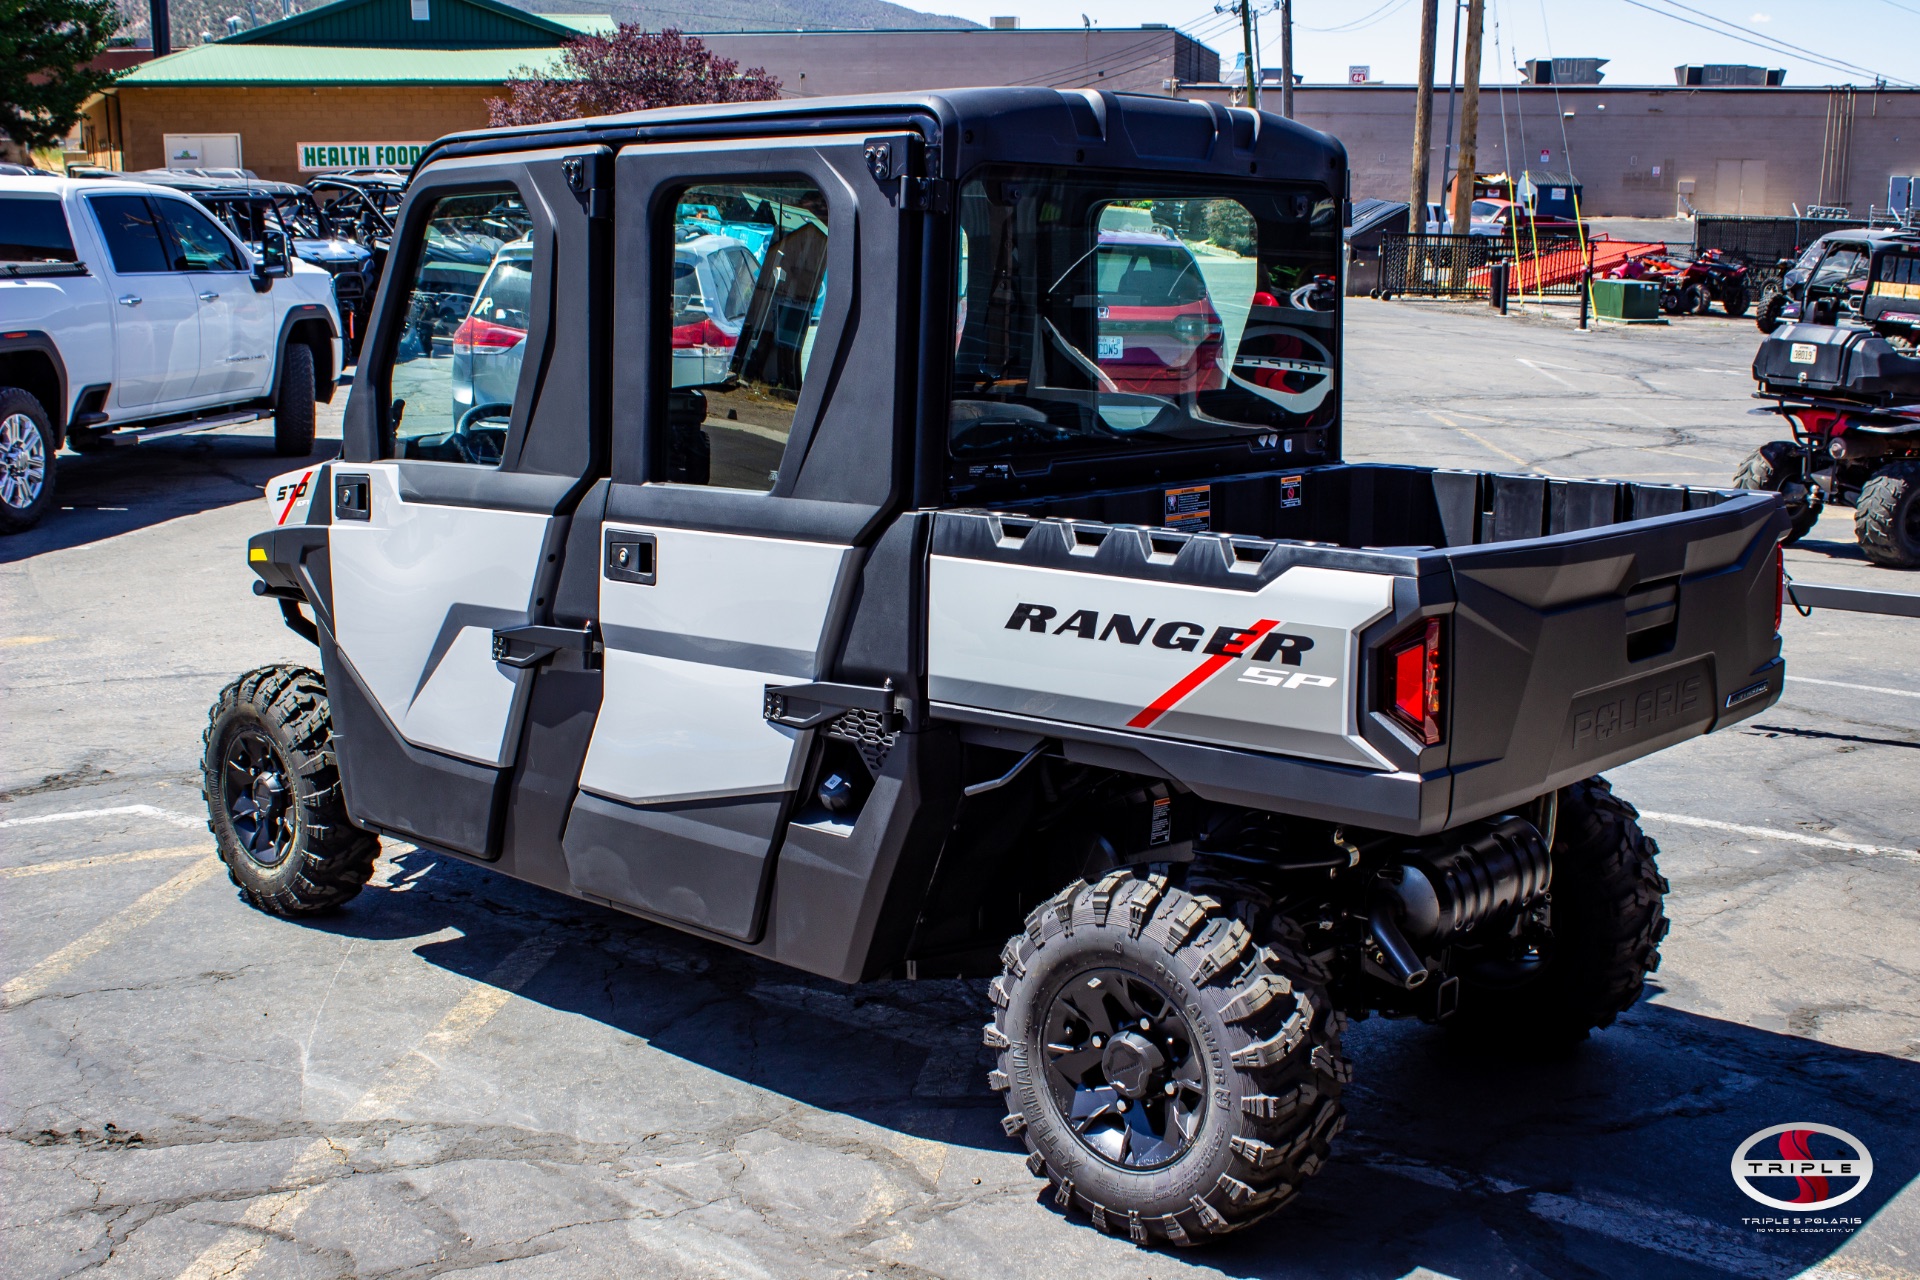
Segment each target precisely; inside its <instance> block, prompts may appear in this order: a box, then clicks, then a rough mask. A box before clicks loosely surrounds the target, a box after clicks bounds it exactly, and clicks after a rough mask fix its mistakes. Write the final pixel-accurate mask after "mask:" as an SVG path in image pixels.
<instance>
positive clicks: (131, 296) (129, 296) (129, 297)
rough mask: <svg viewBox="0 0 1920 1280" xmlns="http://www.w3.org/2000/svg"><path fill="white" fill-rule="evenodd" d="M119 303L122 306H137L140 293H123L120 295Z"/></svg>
mask: <svg viewBox="0 0 1920 1280" xmlns="http://www.w3.org/2000/svg"><path fill="white" fill-rule="evenodd" d="M120 305H121V306H123V307H137V306H139V305H140V295H139V294H137V293H123V294H121V295H120Z"/></svg>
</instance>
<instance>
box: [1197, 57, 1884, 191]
mask: <svg viewBox="0 0 1920 1280" xmlns="http://www.w3.org/2000/svg"><path fill="white" fill-rule="evenodd" d="M1180 92H1181V94H1182V96H1185V97H1193V98H1207V99H1212V100H1216V101H1224V100H1226V99H1227V98H1228V97H1230V96H1231V93H1230V91H1229V90H1227V89H1226V88H1224V87H1223V86H1191V85H1190V86H1183V87H1182V88H1181V91H1180ZM1274 97H1277V92H1276V91H1274V90H1268V91H1267V95H1266V96H1265V97H1264V98H1263V105H1265V106H1267V107H1268V108H1269V109H1271V107H1272V106H1273V102H1272V98H1274ZM1413 98H1414V91H1413V88H1412V86H1409V85H1365V86H1361V85H1354V86H1348V85H1302V86H1301V87H1299V88H1298V89H1296V90H1295V91H1294V115H1295V116H1296V117H1297V118H1298V119H1299V121H1300V122H1301V123H1302V124H1306V125H1311V126H1312V127H1314V128H1316V129H1320V130H1322V131H1324V132H1327V133H1330V134H1332V135H1334V136H1335V137H1336V138H1339V139H1340V140H1341V141H1342V142H1344V143H1345V144H1346V147H1347V156H1348V161H1349V163H1350V164H1351V165H1352V167H1353V194H1354V196H1355V197H1356V198H1359V197H1363V196H1379V197H1383V198H1386V199H1392V200H1405V199H1406V198H1407V196H1408V194H1409V183H1410V182H1411V180H1412V170H1413ZM1503 104H1504V107H1505V131H1504V134H1503V132H1502V127H1501V124H1502V118H1501V112H1502V106H1503ZM1843 105H1844V95H1843V94H1835V93H1831V92H1830V91H1829V90H1827V89H1825V88H1812V89H1795V88H1777V89H1664V88H1619V89H1609V88H1606V87H1604V86H1600V87H1586V86H1579V87H1573V86H1562V87H1561V89H1560V92H1559V95H1558V98H1557V100H1556V97H1555V95H1554V93H1553V91H1552V90H1551V89H1546V88H1542V89H1525V90H1518V91H1516V90H1514V89H1511V88H1509V89H1508V90H1506V91H1505V92H1504V93H1499V94H1496V93H1492V92H1484V93H1482V95H1481V98H1480V130H1479V153H1480V154H1479V165H1478V167H1479V168H1480V170H1481V171H1482V172H1493V171H1498V170H1503V169H1506V170H1509V171H1518V170H1520V169H1553V170H1558V171H1561V172H1565V171H1567V170H1569V169H1571V170H1572V171H1573V173H1574V174H1575V175H1576V176H1578V177H1579V179H1580V181H1581V184H1582V186H1583V188H1584V195H1583V196H1582V212H1584V213H1587V214H1589V215H1591V216H1595V217H1609V216H1611V217H1646V218H1666V217H1672V216H1674V214H1675V212H1676V211H1678V210H1679V209H1680V208H1681V205H1680V198H1681V196H1682V195H1685V196H1686V198H1687V199H1688V200H1690V201H1691V202H1692V204H1693V207H1694V208H1695V209H1696V210H1698V211H1700V212H1702V213H1742V214H1790V213H1792V212H1793V206H1795V205H1799V206H1800V207H1801V208H1802V209H1805V208H1806V207H1807V206H1809V205H1813V204H1820V203H1823V198H1822V192H1821V175H1822V169H1823V164H1824V165H1826V166H1827V170H1826V171H1827V174H1828V181H1827V189H1826V192H1825V198H1824V203H1827V204H1844V205H1848V206H1850V207H1851V208H1852V209H1853V210H1854V211H1855V212H1857V213H1865V212H1866V210H1867V207H1868V205H1870V204H1872V205H1881V206H1884V205H1885V204H1886V202H1887V179H1888V178H1889V177H1890V176H1892V175H1895V174H1902V175H1920V91H1914V90H1882V91H1880V92H1877V93H1876V92H1874V91H1872V90H1859V91H1856V92H1855V93H1854V95H1853V113H1852V133H1851V139H1850V143H1849V145H1847V146H1846V147H1844V148H1840V147H1829V145H1828V137H1829V129H1830V113H1831V112H1833V111H1834V110H1835V109H1836V108H1840V107H1842V106H1843ZM1569 112H1571V113H1572V114H1571V115H1568V114H1567V113H1569ZM1446 123H1447V103H1446V94H1445V91H1444V90H1442V91H1440V92H1439V93H1437V94H1436V95H1435V98H1434V124H1433V132H1434V141H1433V151H1432V158H1431V162H1430V165H1429V168H1430V171H1431V173H1432V175H1433V176H1432V179H1431V181H1432V183H1433V186H1432V190H1431V192H1430V194H1429V195H1428V199H1430V200H1439V199H1442V198H1443V197H1442V195H1441V191H1440V181H1441V178H1440V165H1441V160H1442V158H1443V148H1444V146H1445V129H1446ZM1563 127H1564V129H1565V137H1564V141H1563V139H1562V133H1561V130H1562V128H1563ZM1542 150H1545V151H1546V152H1547V153H1548V155H1547V159H1546V160H1545V161H1544V162H1542V160H1541V158H1540V153H1541V151H1542ZM1842 150H1844V151H1845V154H1844V156H1843V155H1841V154H1840V152H1841V151H1842ZM1569 153H1571V154H1570V155H1569Z"/></svg>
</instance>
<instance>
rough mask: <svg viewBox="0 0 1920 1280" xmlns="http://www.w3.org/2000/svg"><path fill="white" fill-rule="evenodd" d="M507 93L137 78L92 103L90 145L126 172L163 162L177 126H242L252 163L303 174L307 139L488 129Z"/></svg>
mask: <svg viewBox="0 0 1920 1280" xmlns="http://www.w3.org/2000/svg"><path fill="white" fill-rule="evenodd" d="M502 92H503V91H502V89H501V88H500V86H498V85H345V86H332V85H327V86H307V85H288V86H269V87H262V86H233V87H228V86H222V85H208V86H205V87H182V88H152V89H142V88H138V87H135V86H132V85H129V86H127V87H125V88H122V89H120V90H118V91H116V92H115V93H114V94H113V95H112V97H109V98H104V99H101V100H100V101H98V102H96V103H95V104H94V106H93V107H92V109H91V112H90V114H89V116H88V120H87V139H88V142H87V147H88V150H90V151H94V152H96V153H101V152H104V151H107V150H110V149H111V150H117V151H119V152H120V156H121V158H120V162H119V163H120V167H122V168H125V169H128V170H137V169H157V168H160V167H161V166H162V165H164V164H165V156H166V143H165V136H166V135H167V134H169V133H237V134H239V135H240V158H241V163H242V164H243V165H244V166H245V167H246V168H249V169H251V170H253V171H254V172H255V173H256V174H258V175H259V176H261V177H262V178H274V179H278V180H280V181H282V182H303V181H306V180H307V179H310V178H312V177H313V176H314V175H313V174H310V173H309V174H302V173H301V172H300V167H299V159H298V154H297V147H298V144H300V143H302V142H431V141H433V140H434V139H435V138H438V137H440V136H441V135H442V134H448V133H454V132H456V131H458V130H461V129H480V128H484V127H486V123H487V105H486V100H487V99H488V98H497V97H500V96H501V94H502ZM115 99H117V100H118V103H117V106H116V104H115Z"/></svg>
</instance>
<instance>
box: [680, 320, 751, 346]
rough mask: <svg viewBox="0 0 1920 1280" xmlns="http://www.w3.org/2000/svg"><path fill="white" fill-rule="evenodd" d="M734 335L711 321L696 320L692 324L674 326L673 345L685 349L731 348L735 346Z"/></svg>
mask: <svg viewBox="0 0 1920 1280" xmlns="http://www.w3.org/2000/svg"><path fill="white" fill-rule="evenodd" d="M735 341H736V340H735V338H734V336H733V335H732V334H730V333H728V332H727V331H726V330H725V329H722V328H721V327H720V326H719V325H717V324H715V323H714V322H713V321H711V320H706V319H701V320H696V321H694V322H693V323H692V324H677V325H675V326H673V345H674V346H676V347H680V348H685V347H731V346H733V345H734V344H735Z"/></svg>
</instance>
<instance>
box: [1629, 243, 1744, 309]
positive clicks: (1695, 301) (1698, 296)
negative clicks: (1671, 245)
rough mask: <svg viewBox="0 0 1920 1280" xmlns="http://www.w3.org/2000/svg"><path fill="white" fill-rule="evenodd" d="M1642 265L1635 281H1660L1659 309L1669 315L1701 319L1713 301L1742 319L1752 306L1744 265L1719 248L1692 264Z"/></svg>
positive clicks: (1654, 261)
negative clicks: (1695, 316)
mask: <svg viewBox="0 0 1920 1280" xmlns="http://www.w3.org/2000/svg"><path fill="white" fill-rule="evenodd" d="M1641 262H1642V270H1641V273H1640V275H1639V277H1638V278H1640V279H1646V280H1658V281H1659V282H1660V309H1661V310H1662V311H1664V312H1666V313H1667V314H1668V315H1670V316H1690V315H1702V316H1704V315H1706V314H1708V313H1709V312H1711V311H1712V310H1713V304H1714V303H1716V302H1717V303H1719V304H1720V306H1721V307H1722V308H1723V309H1724V310H1725V311H1726V313H1727V314H1728V315H1730V316H1743V315H1745V314H1746V313H1747V308H1748V307H1749V306H1751V305H1752V303H1753V296H1752V294H1751V293H1750V292H1749V291H1748V287H1747V267H1746V264H1745V263H1743V262H1735V261H1734V260H1733V259H1731V258H1728V257H1725V256H1724V255H1722V254H1721V252H1720V251H1719V250H1718V249H1708V250H1707V251H1706V252H1705V253H1702V254H1701V255H1700V256H1699V257H1697V258H1695V259H1694V260H1693V261H1691V262H1675V261H1674V260H1673V259H1671V258H1657V257H1649V258H1646V259H1642V260H1641ZM1622 274H1623V275H1624V273H1622Z"/></svg>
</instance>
